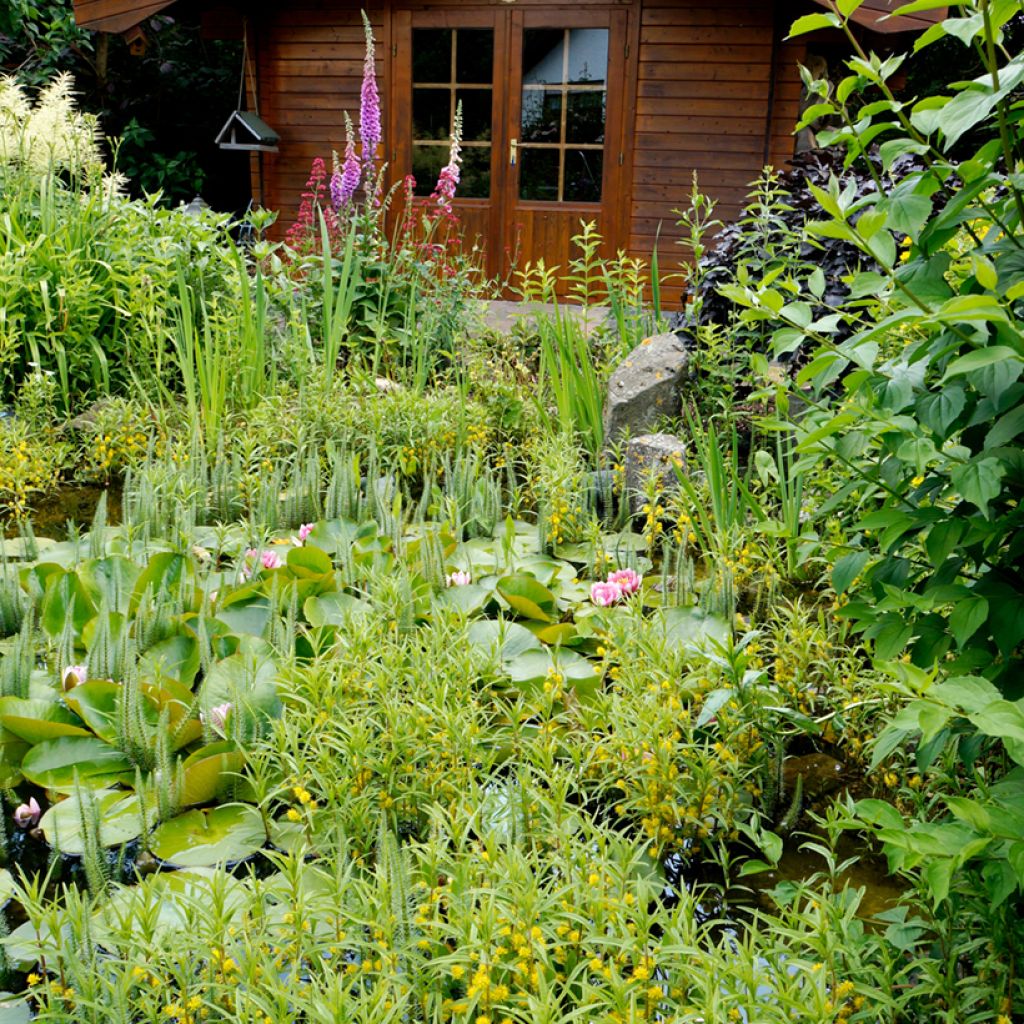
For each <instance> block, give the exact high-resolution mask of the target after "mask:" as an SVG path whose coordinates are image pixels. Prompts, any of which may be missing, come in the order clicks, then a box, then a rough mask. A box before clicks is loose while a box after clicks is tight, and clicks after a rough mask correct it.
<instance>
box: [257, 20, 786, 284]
mask: <svg viewBox="0 0 1024 1024" xmlns="http://www.w3.org/2000/svg"><path fill="white" fill-rule="evenodd" d="M483 2H484V4H485V5H486V3H487V0H483ZM437 3H438V0H430V4H431V6H436V5H437ZM453 3H454V4H456V5H457V4H458V0H453ZM778 3H779V4H782V5H783V6H784V7H785V9H784V10H775V9H774V8H775V7H776V5H775V4H771V3H756V2H753V0H626V2H625V3H624V6H629V7H630V8H631V10H632V12H633V19H632V22H633V31H632V44H633V45H635V47H636V52H637V57H638V60H637V62H636V67H637V81H636V82H635V83H630V82H627V83H626V89H625V92H626V94H627V95H628V94H629V93H630V92H631V91H632V89H631V86H632V85H634V84H635V89H636V116H635V130H634V135H633V144H632V146H627V147H626V154H625V156H626V172H627V174H626V180H627V181H629V182H631V187H630V189H629V194H628V195H626V196H623V197H622V202H623V204H624V210H623V216H622V218H621V220H620V224H622V226H623V230H622V237H621V238H619V239H617V240H616V242H617V246H618V247H622V248H626V249H628V250H629V252H631V253H632V254H633V255H636V256H639V257H642V258H645V259H649V258H650V256H651V253H652V250H653V248H654V244H655V237H656V236H657V234H658V231H659V226H660V241H659V260H660V265H661V270H662V272H663V273H665V272H667V271H670V270H676V269H678V264H679V262H680V260H681V259H682V258H683V257H684V256H685V253H684V252H683V250H682V249H680V248H679V247H678V246H677V245H676V244H675V242H676V240H677V239H678V238H679V237H680V234H681V232H680V230H679V228H677V226H676V224H675V221H676V219H677V218H676V215H675V214H674V213H673V212H672V211H673V209H675V208H679V207H684V206H685V205H686V203H687V198H688V196H689V192H690V188H691V183H692V177H693V172H694V171H696V172H697V174H698V180H699V184H700V186H701V188H702V190H703V191H706V192H708V193H709V194H711V195H713V196H714V197H715V198H716V199H717V200H718V201H719V204H720V205H719V206H718V208H717V210H716V216H717V217H718V218H719V219H722V220H727V219H729V218H732V217H735V216H736V214H737V213H738V212H739V210H740V208H741V206H742V203H743V198H744V196H745V194H746V192H747V189H748V186H749V184H750V183H751V182H752V181H753V180H754V179H755V178H756V177H757V176H758V174H759V173H760V171H761V168H762V167H763V166H764V164H765V163H766V162H771V163H773V164H775V165H776V166H783V165H784V164H785V161H786V160H787V159H788V157H789V156H790V155H791V154H792V152H793V145H794V139H793V136H792V134H791V132H792V127H793V125H794V124H795V122H796V119H797V112H798V107H799V99H800V78H799V73H798V70H797V62H798V60H799V59H800V58H801V55H802V49H801V47H799V46H798V45H795V44H788V43H784V42H782V41H781V40H782V37H783V36H784V35H785V32H786V30H787V29H788V27H789V24H790V22H791V20H792V11H791V10H790V9H789V6H788V3H787V0H778ZM368 6H369V7H370V17H371V22H372V24H373V26H374V34H375V36H376V37H377V41H378V50H377V56H378V63H377V71H378V76H379V83H380V88H381V93H382V100H383V102H384V103H385V121H384V134H385V142H386V145H387V149H388V152H386V153H385V154H383V155H384V157H385V158H386V159H390V158H391V156H392V152H391V149H392V142H391V139H393V137H394V129H393V126H391V125H390V124H389V120H388V117H389V115H390V111H388V110H387V109H386V106H387V85H386V83H387V76H388V74H389V72H390V68H389V65H390V54H391V37H390V32H391V18H390V12H389V11H388V10H387V7H386V0H376V2H375V3H373V4H370V5H368ZM466 6H469V4H468V3H467V4H466ZM264 10H265V12H266V13H264V14H263V15H261V17H260V18H259V19H258V20H254V23H253V25H252V26H251V28H250V40H251V42H250V45H251V46H252V47H253V48H254V51H255V62H256V65H257V67H258V91H259V109H260V114H261V116H262V117H263V118H264V120H265V121H266V122H267V123H268V124H270V125H271V126H272V127H273V128H274V129H275V130H276V131H277V132H279V133H280V135H281V144H280V152H279V153H277V154H270V153H267V154H263V156H262V175H261V174H260V170H259V161H258V160H257V159H256V158H255V157H254V160H253V172H254V173H253V190H254V194H256V195H257V196H259V195H260V191H261V184H262V202H263V205H264V206H266V207H268V208H270V209H277V210H280V211H281V217H280V221H279V225H278V229H277V234H279V235H280V234H283V232H284V230H286V228H287V226H288V225H289V224H290V223H291V221H292V220H293V219H294V214H295V211H296V210H297V208H298V204H299V200H300V196H301V193H302V191H303V188H304V186H305V183H306V179H307V177H308V174H309V168H310V164H311V162H312V160H313V158H314V157H315V156H322V157H324V158H325V159H328V160H329V157H330V151H331V149H332V148H337V149H339V150H341V149H342V147H343V145H344V120H343V112H344V111H345V110H348V111H349V113H350V114H351V116H352V117H353V119H355V118H357V116H358V109H359V86H360V80H361V75H362V56H363V45H364V44H363V31H362V24H361V21H360V17H359V8H358V6H357V5H356V4H355V3H352V2H349V0H339V2H333V3H329V4H328V3H315V2H313V0H297V2H295V3H290V4H276V3H275V4H269V5H266V7H265V8H264ZM773 33H774V37H775V40H776V42H775V44H774V45H773V42H772V39H773ZM773 78H774V86H773V84H772V83H773ZM627 116H628V115H627ZM766 132H767V142H766ZM666 298H667V301H669V302H674V301H675V300H676V299H677V298H678V288H670V289H669V291H668V293H667V296H666Z"/></svg>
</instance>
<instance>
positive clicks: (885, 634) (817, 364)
mask: <svg viewBox="0 0 1024 1024" xmlns="http://www.w3.org/2000/svg"><path fill="white" fill-rule="evenodd" d="M1007 10H1008V9H1004V8H1000V9H999V12H997V13H996V14H993V13H992V12H991V11H989V10H988V7H987V5H984V4H982V5H980V6H978V7H977V16H976V17H975V18H973V19H972V20H971V21H970V22H969V27H968V28H965V29H964V31H965V32H966V33H967V37H966V41H967V42H969V43H971V42H975V41H976V42H977V43H978V44H979V46H980V49H981V51H982V52H983V53H984V54H985V61H986V64H987V67H988V70H987V72H986V75H985V76H984V77H983V78H982V79H980V80H979V81H976V82H972V83H960V84H959V85H957V86H956V87H954V88H953V89H952V90H951V92H950V95H947V96H943V97H927V98H923V99H920V100H918V101H917V102H916V103H915V105H914V106H913V107H911V108H908V107H906V106H905V105H904V104H903V103H901V102H900V101H899V100H897V99H896V97H895V96H894V95H893V94H892V91H891V89H890V87H889V85H888V80H889V78H890V77H891V76H892V75H893V74H894V73H895V71H896V69H897V67H898V66H899V60H898V59H897V58H890V59H888V60H887V61H884V62H883V61H881V60H880V59H879V58H877V57H874V56H871V55H868V54H864V53H860V52H859V53H858V55H857V56H856V57H854V58H853V59H851V60H850V62H849V67H850V71H851V74H850V76H849V77H848V78H847V79H845V80H844V81H843V82H842V83H840V85H839V86H838V88H837V90H836V95H835V96H834V97H833V96H831V95H828V94H827V86H826V85H825V84H824V83H818V84H817V85H816V86H815V88H816V89H817V90H818V91H819V92H821V93H822V95H823V99H822V103H821V104H818V105H817V106H816V107H815V109H818V108H819V107H820V108H825V107H827V108H828V112H830V113H834V114H835V115H837V116H838V117H840V118H841V119H843V120H844V125H845V126H844V127H843V128H840V129H837V130H836V131H835V132H834V133H833V141H837V142H842V143H843V144H845V145H846V146H847V148H848V152H849V158H850V159H851V160H854V159H857V158H858V157H859V156H860V155H861V154H862V153H863V152H864V151H865V148H866V147H867V145H868V144H869V142H871V141H873V140H875V139H878V138H884V142H882V144H881V147H880V150H879V152H880V155H881V160H882V165H883V169H887V168H891V167H892V166H893V162H894V161H895V160H896V158H897V157H898V156H900V155H901V154H904V153H908V152H913V153H921V154H924V155H925V156H926V157H927V161H926V164H925V166H924V167H923V168H921V169H919V170H914V171H913V172H911V173H909V174H905V175H902V176H895V177H893V176H892V175H891V174H889V173H887V171H885V170H883V172H882V173H883V175H885V177H884V178H879V179H878V186H877V188H876V190H875V191H873V192H871V193H869V194H868V195H866V196H863V197H861V198H858V199H856V200H855V199H854V193H853V189H852V188H844V187H843V185H842V183H841V182H839V181H838V180H833V181H832V183H831V184H830V185H829V187H828V188H827V189H815V190H814V191H815V194H816V196H817V198H818V200H819V202H820V204H821V207H822V210H823V212H824V214H825V215H826V219H822V220H820V221H817V222H815V223H812V224H810V225H809V230H810V231H811V232H812V233H813V234H817V235H820V236H825V237H835V238H841V239H844V240H845V241H847V242H849V243H850V244H852V245H854V246H856V247H857V248H858V249H859V250H860V251H861V252H862V253H863V254H864V256H865V257H867V258H870V259H872V260H874V261H875V262H876V263H877V264H878V265H879V267H880V272H879V273H870V274H857V275H854V276H853V278H852V279H851V281H850V287H851V292H852V295H853V296H854V298H853V299H852V300H851V301H850V302H848V303H847V304H846V305H845V306H844V307H843V309H842V310H841V311H840V312H839V313H831V312H829V313H826V314H824V315H821V316H819V315H817V314H814V313H811V312H810V309H811V307H810V306H809V305H808V304H807V303H806V302H801V295H800V294H799V293H793V292H792V289H789V290H788V292H789V293H788V294H787V289H780V288H779V287H778V284H777V282H775V281H772V280H767V279H766V280H765V281H763V282H760V283H758V284H757V285H755V284H754V283H750V284H749V285H748V286H746V287H739V288H737V289H735V291H734V292H732V293H731V294H732V296H733V297H734V298H736V299H738V300H739V301H741V302H743V303H744V304H745V305H746V306H747V307H748V308H747V312H746V313H745V314H744V316H745V319H747V320H749V321H751V322H754V323H765V322H767V323H769V324H774V325H776V330H775V344H776V345H777V346H783V347H784V348H787V349H788V347H789V346H790V339H791V337H792V335H793V332H794V330H796V331H799V332H801V334H802V335H803V336H804V337H806V338H807V339H808V342H809V344H810V346H812V347H813V349H814V351H813V352H812V353H811V361H810V362H809V364H808V365H807V366H806V367H805V368H804V369H803V370H802V371H801V373H800V375H799V376H798V378H797V382H798V383H799V384H801V385H803V386H804V387H805V388H806V389H807V390H808V392H809V399H810V403H811V409H810V411H809V412H808V413H807V414H806V415H805V416H804V417H803V418H802V419H801V421H800V423H799V427H798V434H797V436H798V439H799V450H800V452H801V453H802V455H803V458H802V459H801V464H802V466H804V468H805V469H807V468H815V467H817V466H820V465H824V464H829V463H838V464H839V465H840V466H842V467H844V469H843V471H844V473H846V474H847V476H848V479H849V483H848V485H847V487H846V488H845V489H844V491H843V492H842V494H843V496H844V497H850V496H854V495H856V496H857V497H858V499H859V501H860V502H861V504H862V505H873V506H874V508H873V509H872V510H871V511H869V512H867V509H865V511H866V512H867V514H865V515H863V517H862V518H861V519H860V522H859V524H858V528H857V529H856V531H855V532H854V533H853V535H852V536H851V537H850V538H849V541H848V542H847V545H848V546H847V547H846V550H845V551H842V550H841V551H837V552H836V557H839V556H840V555H842V556H844V557H845V558H846V559H847V560H846V561H844V562H843V563H842V564H843V577H845V578H843V577H840V578H841V582H842V583H844V584H847V585H849V584H850V583H852V580H853V579H856V580H857V581H858V582H859V583H861V584H862V586H861V587H860V588H858V589H855V591H854V592H853V594H852V596H851V598H850V602H849V604H848V605H846V606H845V608H844V609H843V612H842V614H843V615H845V616H848V617H850V618H852V619H853V620H854V621H855V622H856V623H857V624H858V628H860V629H861V630H863V632H864V635H865V636H866V637H867V638H869V639H871V640H872V641H873V642H874V646H875V649H876V651H877V653H878V654H879V656H880V657H882V658H888V657H891V656H893V655H894V654H896V653H898V652H899V651H900V650H902V649H903V648H904V647H905V646H907V645H910V647H911V650H912V655H913V658H914V660H915V662H916V663H917V664H919V665H922V666H929V665H931V664H933V663H934V662H935V661H937V660H943V659H946V658H947V655H948V656H949V658H951V659H952V661H951V665H950V667H951V669H952V670H953V671H959V672H975V671H977V672H980V673H982V674H984V675H986V676H988V677H990V678H992V679H993V680H996V681H999V683H1000V685H1001V686H1003V687H1004V688H1007V689H1010V688H1012V687H1013V685H1014V683H1013V679H1014V676H1015V672H1016V668H1015V666H1016V665H1017V663H1018V658H1019V646H1020V642H1021V640H1022V638H1024V633H1022V632H1021V621H1022V619H1021V616H1020V614H1019V612H1020V610H1021V608H1022V607H1024V584H1022V581H1021V578H1020V574H1019V571H1018V563H1019V561H1020V559H1019V554H1020V551H1019V542H1018V540H1017V538H1018V537H1019V531H1017V530H1016V523H1017V518H1018V512H1017V505H1018V497H1019V491H1020V486H1021V472H1020V470H1021V448H1020V444H1019V440H1020V438H1019V435H1020V432H1021V429H1024V417H1022V416H1021V414H1020V408H1019V406H1020V403H1021V400H1022V399H1021V396H1022V387H1021V385H1020V383H1019V381H1018V378H1019V377H1020V373H1021V369H1022V368H1024V351H1022V350H1021V348H1020V309H1019V299H1020V295H1021V294H1022V289H1024V277H1022V274H1021V272H1020V268H1019V263H1020V261H1019V259H1018V258H1017V253H1018V252H1019V250H1020V248H1021V239H1022V237H1024V226H1022V218H1021V213H1022V210H1024V199H1022V195H1021V191H1020V183H1019V181H1018V180H1017V175H1016V166H1017V165H1016V163H1015V160H1014V158H1013V152H1014V148H1015V147H1016V146H1017V145H1018V144H1019V138H1018V133H1017V129H1016V128H1015V127H1014V124H1013V122H1012V120H1011V119H1010V118H1009V116H1008V107H1009V104H1010V103H1011V102H1012V100H1011V94H1012V91H1013V89H1014V88H1015V87H1016V84H1017V83H1019V81H1020V79H1021V76H1022V75H1024V71H1021V70H1020V68H1019V64H1020V62H1019V59H1018V58H1012V59H1010V60H1009V61H1008V62H1007V61H1006V60H1005V59H1004V58H1003V57H1002V56H1001V54H1000V51H999V50H998V46H997V44H998V39H997V36H998V34H999V32H1000V27H1001V24H1002V22H1003V20H1004V19H1005V17H1008V14H1007ZM825 17H836V16H835V15H827V16H825ZM993 19H994V20H993ZM943 24H946V23H943ZM936 31H940V30H936ZM941 31H953V29H952V28H946V29H942V30H941ZM869 88H870V89H877V90H879V91H880V93H881V94H882V96H883V99H880V100H879V101H878V102H877V103H876V104H874V105H873V108H872V109H871V111H870V112H868V113H865V110H866V109H868V108H865V109H862V110H861V111H860V112H859V120H856V121H854V120H852V118H851V117H850V116H849V114H848V112H847V107H846V106H845V104H846V103H847V101H848V100H849V99H850V98H851V97H852V96H854V95H856V94H858V93H859V92H860V91H862V90H865V89H869ZM819 112H820V111H819ZM966 133H970V134H971V137H972V138H973V139H974V142H975V146H976V148H975V149H974V150H973V152H972V153H971V154H970V155H969V156H968V157H967V158H960V157H959V156H953V155H951V154H953V153H954V152H955V148H954V147H955V145H956V143H957V142H958V141H959V140H960V139H961V138H962V137H964V136H965V134H966ZM807 287H808V288H810V282H808V284H807ZM837 318H838V319H837ZM839 320H842V321H844V322H846V323H848V324H850V325H851V327H852V328H853V331H854V333H853V334H852V336H851V337H849V338H848V339H847V340H844V341H841V342H838V343H837V342H835V341H834V340H832V337H831V336H832V335H833V334H834V333H835V331H836V329H837V324H838V322H839ZM780 324H781V326H778V325H780ZM837 391H838V392H839V395H838V396H836V397H835V398H833V395H834V394H835V392H837ZM851 573H852V579H851V577H850V574H851ZM844 600H845V598H844Z"/></svg>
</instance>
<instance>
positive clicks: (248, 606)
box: [217, 594, 272, 636]
mask: <svg viewBox="0 0 1024 1024" xmlns="http://www.w3.org/2000/svg"><path fill="white" fill-rule="evenodd" d="M271 614H272V612H271V608H270V602H269V601H268V600H267V599H266V598H265V597H263V596H262V595H259V594H257V595H256V596H254V597H252V598H251V599H249V600H247V601H235V602H232V603H231V604H229V605H227V606H226V607H223V608H221V609H220V611H218V612H217V618H218V619H219V620H220V621H221V622H223V623H224V624H225V625H226V626H227V627H228V628H229V629H230V630H231V631H232V632H233V633H244V634H245V635H247V636H263V634H264V633H265V632H266V631H267V623H268V622H269V621H270V616H271Z"/></svg>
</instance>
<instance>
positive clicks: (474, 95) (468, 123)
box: [455, 89, 491, 142]
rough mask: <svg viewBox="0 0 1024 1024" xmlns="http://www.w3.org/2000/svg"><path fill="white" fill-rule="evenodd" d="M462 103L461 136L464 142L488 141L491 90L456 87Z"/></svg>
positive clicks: (456, 95) (458, 97)
mask: <svg viewBox="0 0 1024 1024" xmlns="http://www.w3.org/2000/svg"><path fill="white" fill-rule="evenodd" d="M455 99H456V101H457V102H461V103H462V137H463V139H465V140H466V142H489V141H490V138H491V90H490V89H456V90H455Z"/></svg>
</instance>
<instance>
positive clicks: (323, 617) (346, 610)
mask: <svg viewBox="0 0 1024 1024" xmlns="http://www.w3.org/2000/svg"><path fill="white" fill-rule="evenodd" d="M372 610H373V609H372V607H371V606H370V604H369V603H368V602H366V601H364V600H363V599H362V598H359V597H355V596H353V595H352V594H346V593H345V592H344V591H341V590H336V591H335V592H334V593H331V594H321V595H319V596H315V597H308V598H306V601H305V603H304V604H303V606H302V612H303V614H304V615H305V616H306V621H307V622H308V623H309V624H310V625H311V626H344V625H347V624H348V622H349V620H350V619H351V618H352V616H354V615H356V616H358V615H368V614H370V612H371V611H372Z"/></svg>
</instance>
